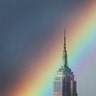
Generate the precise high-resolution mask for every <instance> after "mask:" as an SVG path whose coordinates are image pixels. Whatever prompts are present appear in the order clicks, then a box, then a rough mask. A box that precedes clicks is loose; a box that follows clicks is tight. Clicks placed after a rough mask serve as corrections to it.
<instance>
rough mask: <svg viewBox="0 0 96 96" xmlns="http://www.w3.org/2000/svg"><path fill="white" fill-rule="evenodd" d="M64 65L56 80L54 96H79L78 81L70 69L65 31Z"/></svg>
mask: <svg viewBox="0 0 96 96" xmlns="http://www.w3.org/2000/svg"><path fill="white" fill-rule="evenodd" d="M62 60H63V65H62V66H61V68H60V69H59V70H58V72H57V74H56V78H55V80H54V86H53V87H54V88H53V94H52V96H77V87H76V85H77V84H76V81H75V80H74V74H73V72H72V71H71V69H70V68H69V67H68V61H67V50H66V32H65V29H64V49H63V55H62Z"/></svg>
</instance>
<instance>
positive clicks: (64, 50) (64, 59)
mask: <svg viewBox="0 0 96 96" xmlns="http://www.w3.org/2000/svg"><path fill="white" fill-rule="evenodd" d="M63 64H64V67H68V64H67V51H66V30H65V28H64V49H63Z"/></svg>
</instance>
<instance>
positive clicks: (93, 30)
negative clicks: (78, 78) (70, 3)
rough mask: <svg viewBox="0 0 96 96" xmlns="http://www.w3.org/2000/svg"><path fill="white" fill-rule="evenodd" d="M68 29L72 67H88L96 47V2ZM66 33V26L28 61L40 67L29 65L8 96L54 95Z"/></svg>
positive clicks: (69, 59)
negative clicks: (87, 63)
mask: <svg viewBox="0 0 96 96" xmlns="http://www.w3.org/2000/svg"><path fill="white" fill-rule="evenodd" d="M62 26H64V25H62ZM66 29H67V32H68V33H67V34H68V36H67V37H68V38H67V44H68V45H67V50H68V62H69V66H70V67H71V68H72V69H76V70H84V68H85V67H83V69H82V68H81V65H82V63H83V62H84V59H85V60H87V57H88V56H89V55H90V54H92V53H90V54H88V51H89V50H91V48H96V44H94V43H95V42H94V41H95V38H96V37H95V36H96V2H95V1H92V2H91V3H90V4H89V3H88V4H87V5H86V6H85V7H84V9H83V11H82V10H81V11H80V12H77V13H76V14H75V16H74V17H72V18H70V20H69V21H68V23H67V25H66ZM62 34H63V28H62V30H59V32H58V34H56V35H55V36H54V40H53V41H52V42H51V43H50V42H49V44H48V45H45V47H44V50H43V52H41V56H40V57H38V58H37V59H36V60H35V61H34V62H32V61H31V60H30V61H29V62H28V63H34V64H36V66H29V67H28V71H27V72H25V73H24V74H23V76H22V77H21V80H20V81H19V82H18V84H17V85H16V86H13V88H12V90H9V91H8V92H7V93H6V94H7V96H51V92H52V85H53V80H54V76H55V73H56V71H57V70H58V68H60V66H61V64H62V59H61V56H62V50H63V48H62V46H63V45H62V44H63V35H62ZM53 45H54V46H53ZM49 49H50V50H49ZM45 52H46V54H47V55H46V54H45ZM45 55H46V56H45ZM78 62H79V63H78ZM88 62H89V61H88ZM93 62H94V61H93ZM95 62H96V61H95ZM45 63H46V64H45ZM80 63H81V64H80ZM31 65H32V64H31ZM37 65H38V67H37ZM84 66H86V64H85V65H84ZM78 74H79V73H78Z"/></svg>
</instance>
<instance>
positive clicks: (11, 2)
mask: <svg viewBox="0 0 96 96" xmlns="http://www.w3.org/2000/svg"><path fill="white" fill-rule="evenodd" d="M73 1H76V0H73ZM73 1H70V0H56V1H55V0H54V1H52V0H0V92H5V90H7V89H8V88H10V87H11V86H12V85H13V84H16V82H17V81H18V79H19V76H20V75H21V74H20V73H22V72H23V71H24V69H25V68H26V66H28V65H26V61H27V60H28V59H29V57H31V59H32V60H34V58H35V57H36V56H37V55H38V54H36V53H39V51H40V50H42V48H43V46H44V43H45V42H46V43H47V42H48V39H50V38H52V36H53V35H54V33H55V31H51V30H53V29H56V26H58V27H59V21H60V15H61V13H63V12H65V14H66V15H64V16H65V19H66V18H67V16H69V14H71V13H70V12H72V10H76V7H79V5H82V4H83V2H82V0H79V1H78V2H73ZM68 6H69V7H68ZM74 6H75V7H74ZM58 27H57V28H58ZM9 86H10V87H9Z"/></svg>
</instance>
